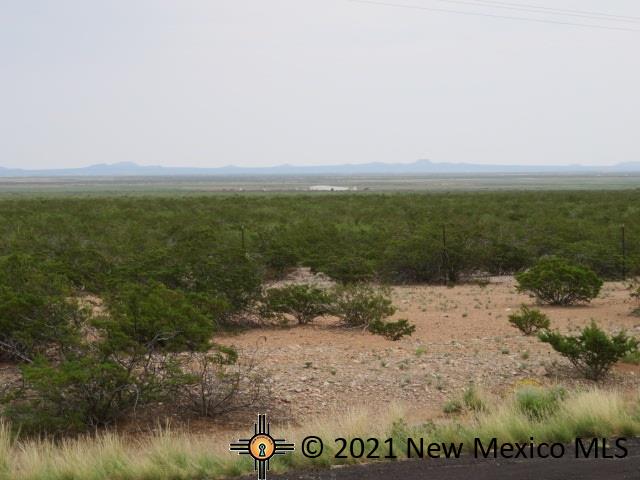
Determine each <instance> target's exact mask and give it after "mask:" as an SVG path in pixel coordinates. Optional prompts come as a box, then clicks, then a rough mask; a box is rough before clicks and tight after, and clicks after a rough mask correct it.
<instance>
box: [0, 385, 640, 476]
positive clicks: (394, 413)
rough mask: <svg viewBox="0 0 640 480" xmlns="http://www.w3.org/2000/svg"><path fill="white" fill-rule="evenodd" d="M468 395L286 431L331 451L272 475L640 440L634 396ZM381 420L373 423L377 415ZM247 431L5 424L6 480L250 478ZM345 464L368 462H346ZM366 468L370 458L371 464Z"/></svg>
mask: <svg viewBox="0 0 640 480" xmlns="http://www.w3.org/2000/svg"><path fill="white" fill-rule="evenodd" d="M476 394H477V392H475V393H474V395H471V394H468V397H469V398H468V399H467V400H469V401H468V402H465V404H467V403H468V405H466V406H467V408H468V410H467V411H466V413H462V414H461V415H460V416H458V417H456V418H455V419H451V417H448V418H440V419H436V420H435V421H434V422H429V423H427V424H422V425H409V424H408V423H407V422H406V420H404V418H405V415H404V413H403V411H402V409H401V408H399V407H392V408H389V409H387V411H386V412H384V413H381V414H380V413H379V412H370V411H366V410H350V411H347V412H345V413H342V414H340V415H334V416H332V417H330V418H329V419H315V420H312V421H310V422H309V423H307V424H305V425H304V426H291V425H289V426H287V425H280V426H278V427H277V430H278V436H280V435H282V436H283V437H285V438H287V439H290V440H292V441H294V442H295V443H296V444H297V445H299V444H300V442H301V441H302V439H303V438H304V437H305V436H307V435H317V436H320V437H321V438H323V439H324V440H325V450H324V453H323V455H321V456H320V457H319V458H317V459H314V460H311V459H307V458H305V457H304V456H302V455H301V454H300V452H299V451H296V452H294V453H293V454H289V455H286V456H282V457H276V458H274V460H273V461H272V470H273V471H274V472H282V471H285V470H289V469H301V468H309V467H311V466H314V467H328V466H330V465H332V464H334V463H336V462H338V460H336V459H335V458H334V454H335V453H336V452H335V445H334V444H333V439H334V438H336V437H345V438H346V439H348V440H349V439H350V438H354V437H362V438H369V437H372V436H373V437H377V438H379V439H380V441H381V444H382V441H384V439H386V438H388V437H393V439H394V449H396V450H397V451H399V452H401V451H403V450H404V449H406V439H407V437H413V438H418V437H423V438H425V441H438V442H455V443H460V442H462V443H464V444H465V445H466V446H467V447H468V448H470V447H471V446H472V445H473V441H474V439H475V438H480V439H481V440H483V441H487V440H489V439H491V438H494V437H495V438H497V439H498V441H499V442H501V443H502V442H529V441H530V439H531V437H533V438H534V442H543V441H544V442H550V441H559V442H571V441H572V440H573V439H574V438H575V437H584V438H589V437H612V436H616V435H624V436H632V435H638V434H640V415H639V411H638V400H639V399H638V398H637V397H636V398H625V396H624V395H623V394H622V393H621V392H618V391H607V390H602V389H596V388H594V389H589V390H581V391H575V392H565V391H564V390H562V389H558V388H551V389H544V388H541V387H531V386H527V387H524V388H521V389H520V390H517V391H516V392H515V393H514V394H513V395H512V396H511V397H509V398H506V399H503V400H499V401H498V400H490V397H488V396H485V395H483V398H482V402H481V404H482V407H481V408H480V407H479V408H474V407H473V406H474V405H477V403H476V402H475V401H471V400H472V399H474V398H475V395H476ZM374 414H375V415H374ZM246 433H247V432H246V431H242V432H237V433H233V434H229V435H227V434H225V435H220V436H214V435H204V434H189V433H178V432H172V431H171V430H170V429H168V428H165V429H164V430H161V431H160V432H159V433H156V434H154V435H150V436H149V437H146V438H142V439H133V438H129V437H125V436H120V435H117V434H115V433H104V434H101V435H97V436H87V437H80V438H76V439H69V440H63V441H60V442H53V441H50V440H47V439H36V440H28V439H15V438H14V437H12V434H11V431H10V429H9V428H8V426H7V425H6V424H3V423H1V422H0V480H196V479H202V478H207V479H220V478H228V477H234V476H238V475H241V474H248V473H251V472H252V470H253V463H252V462H251V461H250V459H248V458H247V457H244V456H242V457H241V456H238V455H235V454H231V453H230V452H229V450H228V442H229V441H231V440H235V439H236V438H241V437H243V436H246ZM339 461H340V462H343V463H352V462H355V461H366V459H363V460H353V459H343V460H339ZM369 461H370V460H369Z"/></svg>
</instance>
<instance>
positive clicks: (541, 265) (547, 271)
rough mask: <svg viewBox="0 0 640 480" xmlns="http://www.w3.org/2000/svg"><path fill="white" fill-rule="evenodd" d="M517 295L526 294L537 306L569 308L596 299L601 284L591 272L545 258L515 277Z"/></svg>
mask: <svg viewBox="0 0 640 480" xmlns="http://www.w3.org/2000/svg"><path fill="white" fill-rule="evenodd" d="M516 280H517V281H518V287H517V288H518V291H519V292H529V293H531V294H532V295H533V296H535V297H536V298H537V299H538V300H539V301H540V302H544V303H550V304H552V305H571V304H574V303H578V302H590V301H591V300H592V299H593V298H595V297H597V296H598V293H599V292H600V288H601V287H602V280H601V279H600V278H599V277H598V276H597V275H596V274H595V273H594V272H593V271H592V270H590V269H588V268H586V267H582V266H579V265H573V264H571V263H569V262H568V261H566V260H564V259H562V258H558V257H545V258H542V259H541V260H539V261H538V263H536V265H535V266H533V267H531V268H530V269H528V270H527V271H525V272H522V273H519V274H517V275H516Z"/></svg>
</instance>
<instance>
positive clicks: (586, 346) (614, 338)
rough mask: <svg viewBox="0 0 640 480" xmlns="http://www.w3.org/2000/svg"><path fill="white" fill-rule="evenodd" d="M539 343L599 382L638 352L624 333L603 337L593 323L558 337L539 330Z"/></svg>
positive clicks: (557, 333)
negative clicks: (575, 333)
mask: <svg viewBox="0 0 640 480" xmlns="http://www.w3.org/2000/svg"><path fill="white" fill-rule="evenodd" d="M539 338H540V340H541V341H543V342H545V343H548V344H550V345H551V346H552V347H553V349H554V350H556V351H557V352H558V353H560V354H561V355H562V356H564V357H566V358H567V359H569V361H570V362H571V363H572V364H573V366H574V367H576V369H578V371H580V372H581V373H582V374H583V375H584V376H585V377H586V378H588V379H591V380H600V379H601V378H602V377H604V376H605V375H606V374H607V372H608V371H609V369H610V368H611V366H612V365H613V364H614V363H616V362H618V361H620V360H621V359H623V358H624V357H626V356H627V355H628V354H630V353H633V352H636V351H637V350H638V340H636V339H635V338H633V337H629V336H627V334H626V333H625V332H620V333H618V334H616V335H611V336H610V335H607V333H606V332H604V331H603V330H602V329H600V328H599V327H598V326H597V325H596V323H595V322H591V325H589V326H587V327H585V328H584V329H583V330H582V332H581V333H580V335H577V336H570V335H562V334H561V333H559V332H551V331H543V332H542V333H540V334H539Z"/></svg>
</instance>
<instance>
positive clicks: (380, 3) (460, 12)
mask: <svg viewBox="0 0 640 480" xmlns="http://www.w3.org/2000/svg"><path fill="white" fill-rule="evenodd" d="M346 1H348V2H353V3H363V4H369V5H378V6H383V7H394V8H408V9H413V10H426V11H431V12H440V13H454V14H457V15H467V16H476V17H489V18H499V19H503V20H519V21H523V22H535V23H549V24H554V25H571V26H575V27H583V28H596V29H600V30H618V31H623V32H640V30H639V29H634V28H624V27H614V26H606V25H596V24H591V23H574V22H565V21H560V20H549V19H542V18H527V17H515V16H510V15H497V14H493V13H482V12H469V11H465V10H453V9H449V8H436V7H425V6H422V5H409V4H402V3H391V2H384V1H377V0H346Z"/></svg>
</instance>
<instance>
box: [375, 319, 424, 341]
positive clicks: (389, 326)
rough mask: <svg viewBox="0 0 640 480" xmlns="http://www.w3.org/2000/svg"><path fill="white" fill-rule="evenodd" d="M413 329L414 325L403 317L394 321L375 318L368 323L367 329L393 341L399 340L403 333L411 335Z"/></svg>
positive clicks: (414, 328)
mask: <svg viewBox="0 0 640 480" xmlns="http://www.w3.org/2000/svg"><path fill="white" fill-rule="evenodd" d="M415 330H416V326H415V325H411V324H410V323H409V321H408V320H407V319H405V318H402V319H400V320H397V321H395V322H389V321H384V320H375V321H373V322H371V323H369V331H370V332H371V333H375V334H376V335H382V336H383V337H385V338H388V339H389V340H393V341H396V340H400V339H401V338H402V337H404V336H405V335H408V336H411V334H412V333H413V332H415Z"/></svg>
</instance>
